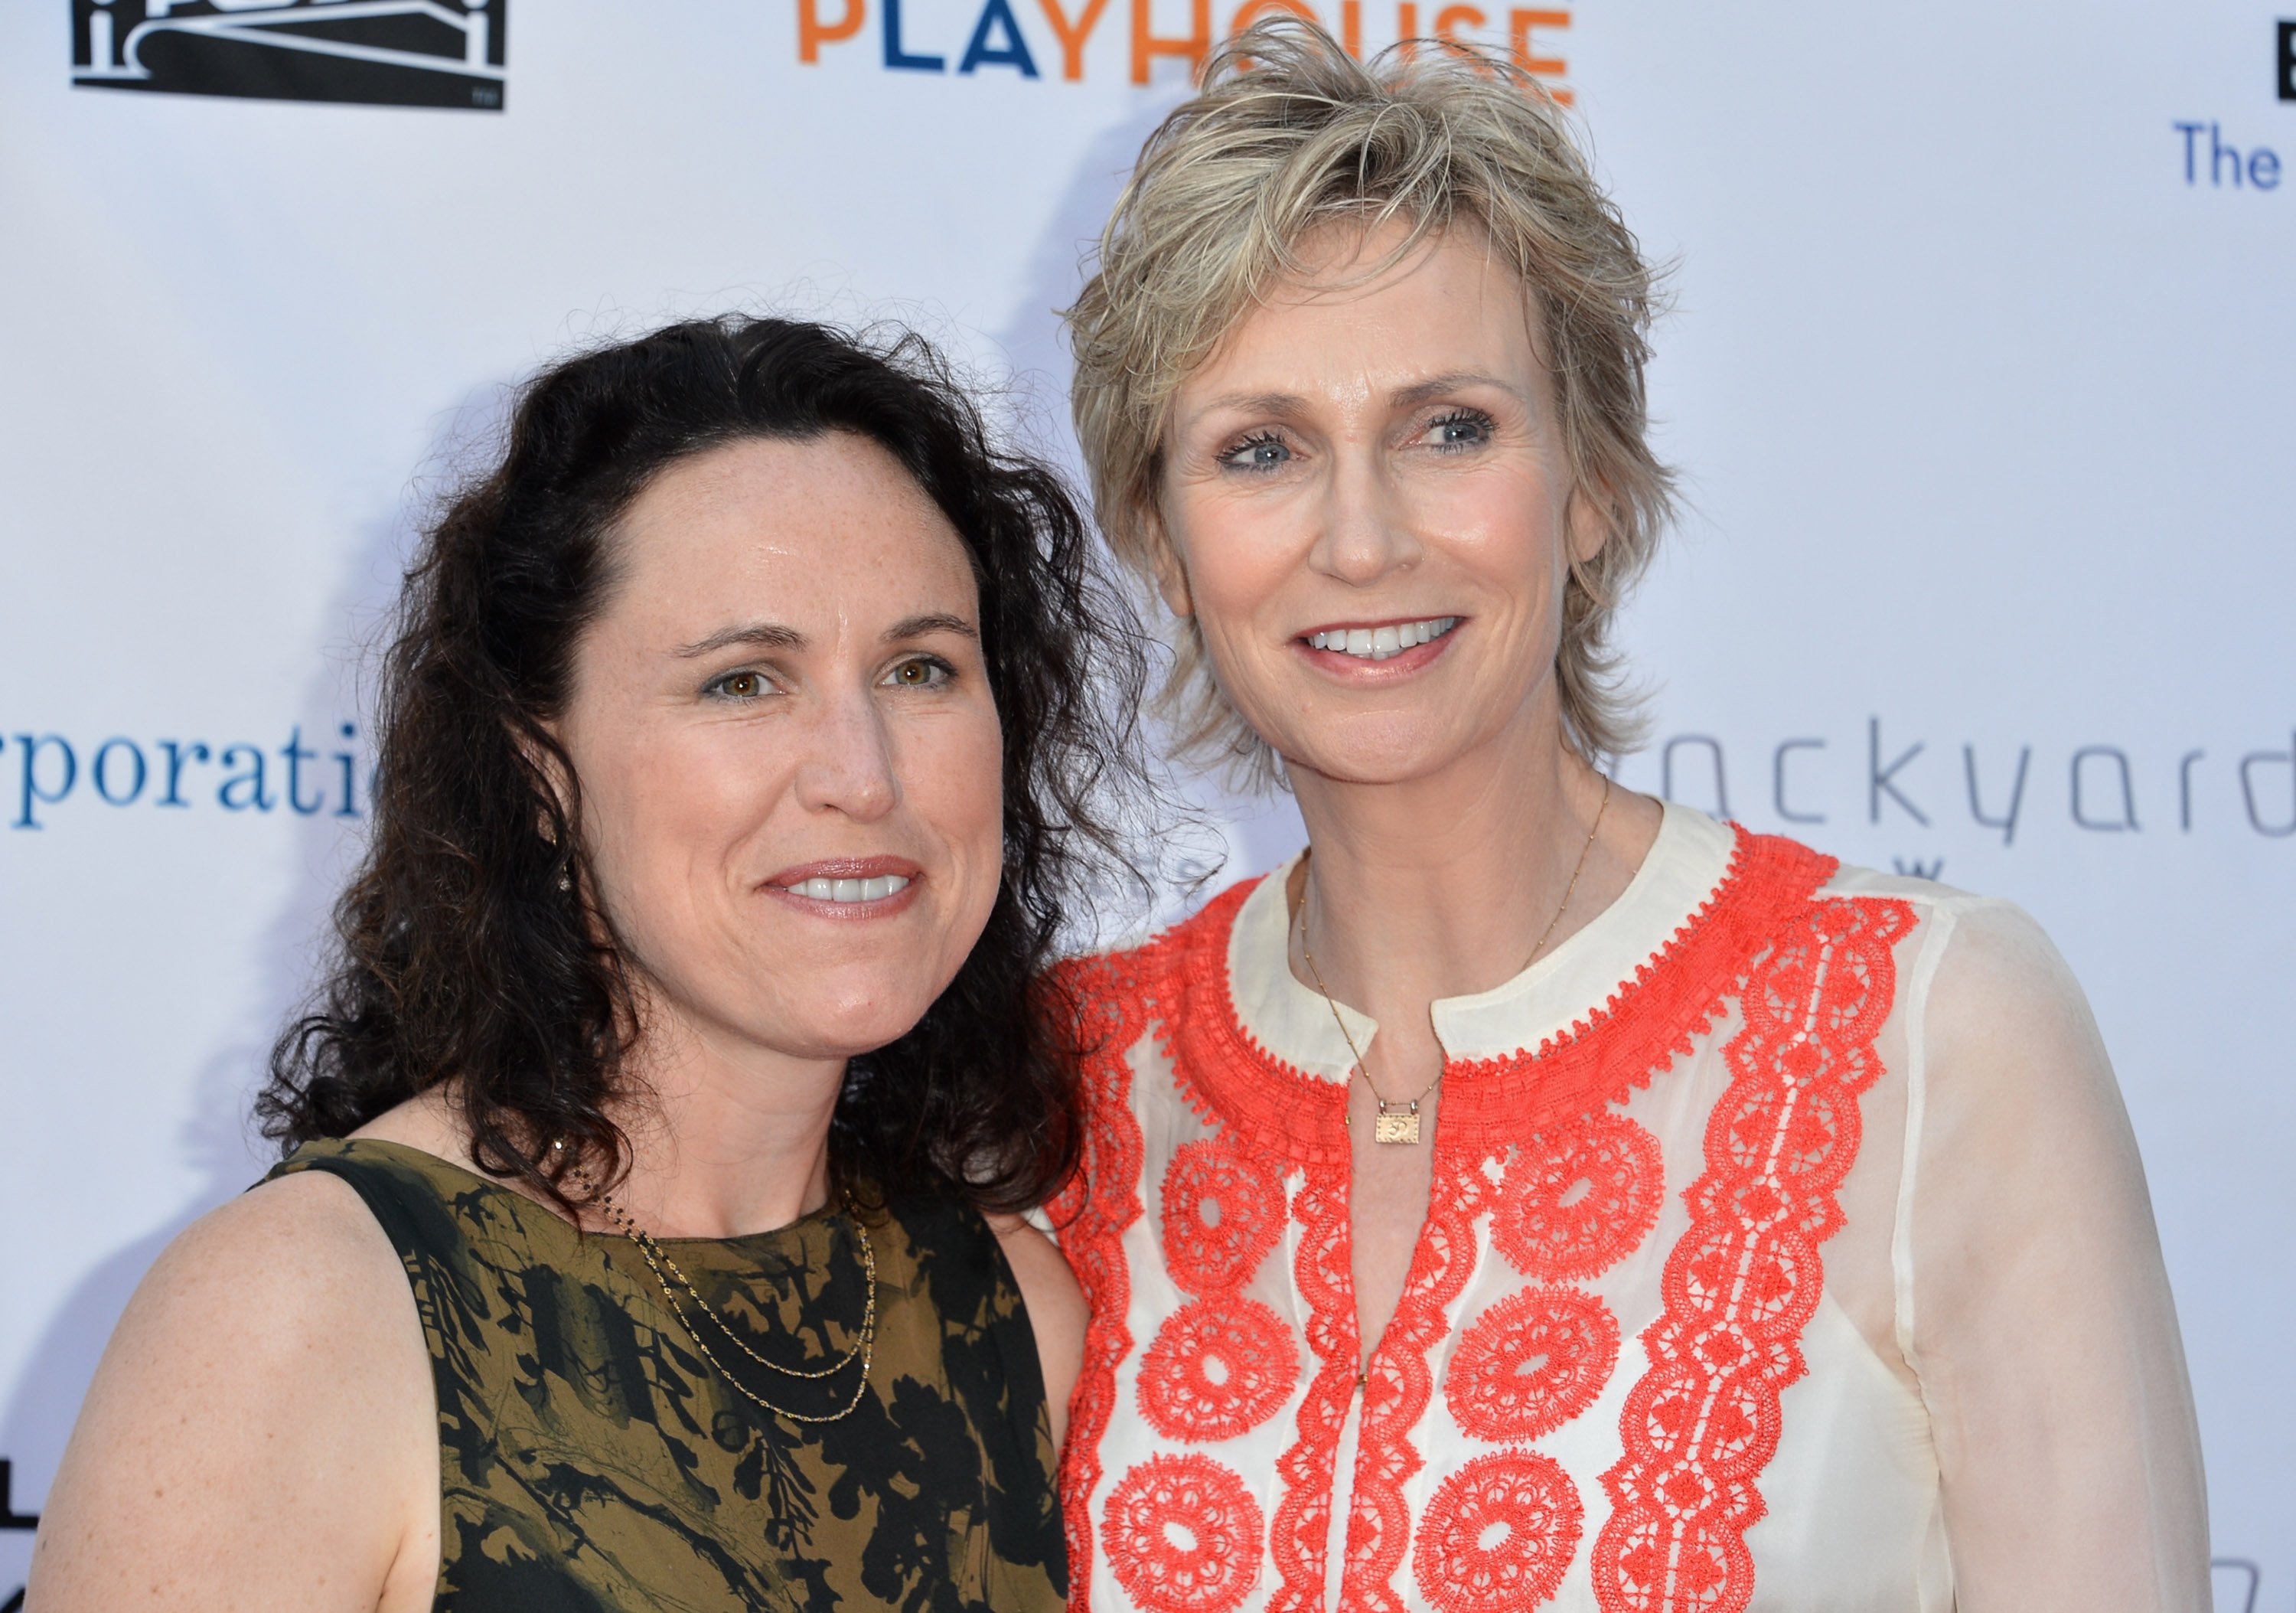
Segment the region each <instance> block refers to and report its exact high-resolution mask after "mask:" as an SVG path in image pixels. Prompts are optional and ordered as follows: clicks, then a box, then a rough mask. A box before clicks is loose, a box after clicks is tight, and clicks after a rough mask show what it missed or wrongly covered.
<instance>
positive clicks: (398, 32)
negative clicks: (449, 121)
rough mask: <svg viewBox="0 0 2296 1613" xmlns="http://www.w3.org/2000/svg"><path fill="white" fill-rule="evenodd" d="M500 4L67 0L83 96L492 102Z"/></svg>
mask: <svg viewBox="0 0 2296 1613" xmlns="http://www.w3.org/2000/svg"><path fill="white" fill-rule="evenodd" d="M509 4H510V0H71V7H72V82H73V83H74V84H76V85H78V86H80V87H81V88H82V89H118V90H157V91H160V92H162V93H164V94H171V95H243V96H250V97H252V98H254V99H257V100H262V101H350V102H358V103H365V104H366V105H370V106H439V107H460V108H463V109H466V110H469V109H475V110H477V111H490V112H491V111H501V110H502V106H503V77H504V72H503V64H504V52H503V45H504V38H503V13H504V12H505V11H506V10H507V9H508V7H509Z"/></svg>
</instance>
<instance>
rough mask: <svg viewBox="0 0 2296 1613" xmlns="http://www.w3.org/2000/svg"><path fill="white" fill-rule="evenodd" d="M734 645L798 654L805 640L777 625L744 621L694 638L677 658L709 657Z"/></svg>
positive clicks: (774, 622) (777, 623)
mask: <svg viewBox="0 0 2296 1613" xmlns="http://www.w3.org/2000/svg"><path fill="white" fill-rule="evenodd" d="M737 644H753V645H758V646H762V647H763V648H766V649H769V650H801V649H803V648H805V646H806V637H805V635H804V634H803V633H800V632H799V631H798V630H796V629H795V628H793V627H783V625H782V624H781V623H780V622H778V621H747V622H742V623H741V624H740V625H738V626H735V627H723V628H719V629H718V630H717V631H716V632H714V633H712V634H710V635H709V638H697V639H696V640H694V641H693V643H692V644H689V645H684V646H680V647H679V649H678V652H677V653H678V654H679V655H681V656H682V657H684V658H685V659H686V660H689V661H690V660H692V659H693V658H694V657H695V656H697V655H711V654H717V652H718V651H719V650H724V649H731V648H732V647H733V646H735V645H737Z"/></svg>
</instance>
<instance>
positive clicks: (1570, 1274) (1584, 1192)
mask: <svg viewBox="0 0 2296 1613" xmlns="http://www.w3.org/2000/svg"><path fill="white" fill-rule="evenodd" d="M1665 1191H1666V1183H1665V1166H1664V1164H1662V1163H1661V1160H1660V1158H1659V1148H1658V1139H1657V1138H1655V1137H1653V1136H1652V1135H1651V1134H1650V1133H1649V1132H1646V1131H1644V1129H1643V1128H1642V1127H1640V1126H1638V1125H1636V1123H1634V1122H1633V1121H1631V1120H1628V1118H1627V1117H1626V1116H1625V1115H1613V1114H1611V1113H1610V1112H1609V1111H1608V1110H1606V1109H1597V1110H1595V1111H1594V1112H1593V1113H1592V1114H1589V1115H1583V1116H1581V1117H1580V1118H1579V1120H1578V1122H1577V1123H1575V1124H1572V1125H1570V1126H1569V1127H1567V1128H1564V1129H1562V1130H1560V1131H1558V1132H1549V1133H1546V1134H1542V1135H1540V1136H1536V1137H1533V1138H1530V1139H1529V1140H1527V1141H1525V1142H1523V1143H1521V1144H1519V1145H1518V1146H1517V1147H1516V1148H1515V1151H1514V1157H1513V1159H1512V1160H1511V1161H1509V1162H1508V1164H1507V1168H1506V1177H1505V1180H1504V1181H1501V1182H1500V1184H1499V1192H1498V1200H1497V1203H1496V1204H1495V1205H1494V1206H1492V1214H1491V1246H1492V1247H1494V1248H1496V1249H1497V1250H1498V1252H1499V1253H1500V1254H1502V1255H1505V1256H1506V1258H1507V1262H1508V1263H1509V1264H1511V1265H1513V1267H1514V1269H1515V1270H1516V1271H1521V1273H1522V1274H1523V1275H1524V1276H1526V1277H1536V1278H1538V1279H1540V1280H1544V1281H1546V1282H1573V1281H1578V1280H1581V1279H1584V1278H1588V1277H1595V1276H1599V1275H1600V1274H1601V1273H1603V1272H1604V1271H1609V1270H1610V1269H1611V1267H1612V1266H1614V1265H1616V1264H1618V1263H1619V1262H1620V1261H1621V1260H1624V1259H1625V1258H1626V1257H1627V1256H1628V1255H1631V1254H1633V1253H1634V1252H1635V1251H1636V1249H1638V1248H1640V1247H1642V1241H1643V1239H1645V1238H1647V1237H1649V1236H1650V1230H1651V1229H1652V1227H1654V1226H1656V1225H1658V1212H1659V1203H1660V1200H1661V1198H1662V1197H1664V1195H1665Z"/></svg>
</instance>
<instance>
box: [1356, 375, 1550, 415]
mask: <svg viewBox="0 0 2296 1613" xmlns="http://www.w3.org/2000/svg"><path fill="white" fill-rule="evenodd" d="M1470 386H1488V387H1490V388H1492V389H1494V390H1496V391H1502V392H1505V394H1506V395H1507V396H1508V397H1510V398H1520V397H1521V395H1522V394H1521V393H1520V392H1519V391H1516V390H1515V389H1514V388H1513V387H1512V386H1509V385H1508V384H1507V383H1505V382H1504V381H1502V380H1500V379H1499V378H1498V377H1497V375H1486V374H1481V373H1480V371H1476V370H1453V371H1451V372H1450V373H1448V374H1442V375H1431V376H1429V377H1428V378H1427V379H1426V380H1424V381H1422V382H1419V383H1417V384H1415V385H1413V386H1406V387H1403V388H1401V389H1399V390H1398V391H1393V392H1390V393H1389V394H1388V401H1389V402H1390V403H1391V404H1393V405H1394V406H1395V407H1398V408H1409V407H1411V406H1412V405H1413V404H1415V403H1425V402H1427V401H1428V400H1429V399H1433V398H1439V397H1441V396H1442V395H1443V394H1444V393H1446V392H1456V391H1459V390H1460V389H1461V388H1463V387H1470Z"/></svg>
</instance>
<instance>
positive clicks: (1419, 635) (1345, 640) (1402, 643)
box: [1307, 616, 1461, 661]
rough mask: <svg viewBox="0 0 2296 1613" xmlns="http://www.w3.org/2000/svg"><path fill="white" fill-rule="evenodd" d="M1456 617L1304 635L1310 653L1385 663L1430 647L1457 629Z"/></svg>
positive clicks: (1328, 630)
mask: <svg viewBox="0 0 2296 1613" xmlns="http://www.w3.org/2000/svg"><path fill="white" fill-rule="evenodd" d="M1460 621H1461V618H1459V617H1457V616H1430V617H1428V618H1427V619H1426V620H1425V621H1403V622H1396V623H1392V624H1390V625H1389V626H1387V627H1375V628H1328V629H1326V630H1324V631H1322V632H1320V633H1310V634H1308V638H1307V644H1308V648H1309V649H1311V650H1331V651H1333V652H1336V653H1337V654H1341V655H1352V656H1354V657H1355V658H1356V659H1357V660H1358V661H1386V660H1388V659H1390V658H1391V657H1393V656H1396V655H1400V654H1403V653H1404V651H1406V650H1411V649H1416V648H1418V647H1419V646H1421V645H1423V644H1432V643H1434V642H1435V640H1437V639H1438V638H1442V637H1443V636H1444V635H1445V634H1446V633H1448V632H1449V631H1450V630H1452V629H1453V628H1456V627H1457V626H1458V625H1459V622H1460Z"/></svg>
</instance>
